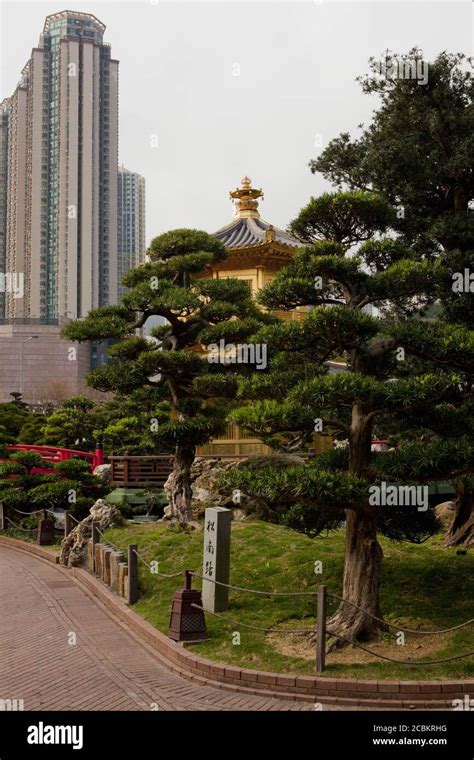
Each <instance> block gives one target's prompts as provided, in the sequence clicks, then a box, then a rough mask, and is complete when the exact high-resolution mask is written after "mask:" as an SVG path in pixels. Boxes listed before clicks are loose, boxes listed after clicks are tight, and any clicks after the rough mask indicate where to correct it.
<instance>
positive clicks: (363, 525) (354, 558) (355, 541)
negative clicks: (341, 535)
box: [327, 510, 386, 649]
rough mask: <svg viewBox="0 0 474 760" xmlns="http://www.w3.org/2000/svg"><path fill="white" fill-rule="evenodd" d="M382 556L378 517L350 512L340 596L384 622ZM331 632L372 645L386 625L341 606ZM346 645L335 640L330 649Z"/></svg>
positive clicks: (329, 624) (330, 623)
mask: <svg viewBox="0 0 474 760" xmlns="http://www.w3.org/2000/svg"><path fill="white" fill-rule="evenodd" d="M382 558H383V552H382V548H381V546H380V544H379V542H378V541H377V524H376V520H375V516H374V515H371V514H370V513H369V512H355V511H354V510H347V520H346V553H345V559H344V580H343V584H342V594H341V596H342V597H343V598H344V599H345V600H346V601H347V602H351V604H353V605H357V607H361V608H362V610H365V611H366V612H370V613H371V614H372V615H375V616H376V617H379V618H382V613H381V611H380V604H379V586H380V569H381V565H382ZM327 627H328V630H329V631H334V633H337V634H339V635H340V636H344V638H347V639H356V640H360V641H369V640H370V639H377V638H380V633H381V631H383V630H385V628H386V627H385V625H384V624H383V623H379V622H378V621H376V620H374V619H373V618H371V617H369V616H368V615H366V614H364V612H361V610H358V609H357V608H356V607H352V606H351V605H350V604H345V603H344V602H341V603H340V605H339V607H338V609H337V611H336V612H335V614H334V615H333V617H332V618H330V619H329V620H328V623H327ZM344 644H345V642H344V641H341V640H340V639H336V638H333V639H331V640H330V644H329V649H335V648H339V647H341V646H344Z"/></svg>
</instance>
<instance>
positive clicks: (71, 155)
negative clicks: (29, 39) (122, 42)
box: [0, 11, 118, 321]
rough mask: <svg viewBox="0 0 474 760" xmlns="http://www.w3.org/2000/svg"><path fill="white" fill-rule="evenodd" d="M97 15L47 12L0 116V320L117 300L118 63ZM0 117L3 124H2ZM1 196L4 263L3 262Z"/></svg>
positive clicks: (54, 314)
mask: <svg viewBox="0 0 474 760" xmlns="http://www.w3.org/2000/svg"><path fill="white" fill-rule="evenodd" d="M104 31H105V26H104V24H102V23H101V22H100V21H99V20H98V19H97V18H96V17H95V16H93V15H91V14H89V13H80V12H76V11H62V12H61V13H55V14H52V15H50V16H47V18H46V21H45V24H44V28H43V32H42V34H41V36H40V40H39V44H38V47H37V48H34V49H33V50H32V53H31V58H30V60H29V61H28V62H27V64H26V65H25V67H24V68H23V71H22V73H21V78H20V82H19V84H18V86H17V88H16V90H15V92H14V93H13V95H12V96H11V98H9V99H7V100H5V101H3V104H2V111H1V113H2V114H3V116H2V115H0V181H1V179H2V177H1V166H2V164H1V161H2V158H1V156H2V146H4V139H3V135H4V127H3V126H2V125H3V124H4V123H7V134H6V137H5V139H6V140H7V162H6V163H7V168H6V181H7V203H6V210H5V235H6V242H5V246H4V249H5V250H4V258H5V263H4V271H5V272H8V273H11V274H21V273H22V274H23V275H24V295H23V297H21V298H19V297H18V294H16V295H15V296H13V294H11V293H9V292H6V293H5V316H6V317H7V318H8V319H11V318H35V319H37V318H39V319H41V320H42V321H43V320H46V321H48V320H55V319H58V317H59V318H61V317H69V318H76V317H81V316H84V315H86V314H87V312H88V311H89V310H90V309H91V308H96V307H98V306H102V305H104V304H108V303H115V301H116V298H117V163H118V61H116V60H114V59H112V58H111V55H110V46H109V45H107V44H106V43H104V41H103V36H104ZM2 119H3V120H2ZM1 213H2V195H1V193H0V266H1V261H2V242H1V241H2V216H1Z"/></svg>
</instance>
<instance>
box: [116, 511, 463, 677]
mask: <svg viewBox="0 0 474 760" xmlns="http://www.w3.org/2000/svg"><path fill="white" fill-rule="evenodd" d="M106 535H107V538H108V539H109V540H110V541H111V542H112V543H114V544H115V545H116V546H119V547H120V548H123V549H125V548H126V546H127V544H129V543H137V544H138V548H139V553H140V555H141V556H142V557H143V558H144V559H145V560H146V561H147V562H151V561H152V560H158V561H159V570H160V572H162V573H174V572H178V571H180V570H184V569H190V570H196V571H198V572H199V571H200V567H201V561H202V542H203V534H202V533H200V532H198V533H183V532H181V531H179V529H177V528H174V527H169V526H165V525H163V524H151V525H150V524H149V525H132V524H129V525H128V526H127V527H126V528H120V529H113V530H109V531H108V532H107V534H106ZM382 545H383V550H384V555H385V559H384V563H383V580H382V608H383V611H384V614H385V617H386V619H387V620H389V621H391V622H394V623H397V624H400V625H402V626H404V627H410V628H422V629H432V628H434V629H438V628H447V627H450V626H453V625H456V624H458V623H461V622H463V621H465V620H468V619H471V618H474V593H473V585H474V584H473V576H474V573H473V571H474V555H473V554H472V553H468V554H466V555H457V554H456V551H455V550H454V549H450V550H447V549H444V548H443V547H442V545H441V537H435V538H433V539H430V540H429V541H428V542H426V543H424V544H422V545H421V546H415V545H410V544H396V543H393V542H391V541H387V540H384V539H382ZM343 548H344V535H343V532H342V531H338V532H335V533H332V534H330V535H329V536H328V537H327V538H319V539H314V540H311V539H309V538H306V537H305V536H302V535H299V534H297V533H295V532H293V531H289V530H288V529H286V528H283V527H279V526H275V525H270V524H268V523H263V522H258V521H251V522H248V523H233V525H232V559H231V579H230V582H231V583H232V584H234V585H237V586H245V587H247V588H252V589H259V590H268V591H285V590H287V591H300V590H311V589H315V588H316V587H317V585H318V584H319V583H325V584H326V585H327V586H328V589H329V591H332V592H334V593H340V592H341V577H342V562H343ZM317 560H321V561H322V563H323V573H322V574H320V575H317V574H315V572H314V565H315V561H317ZM139 580H140V588H141V592H140V599H139V601H138V603H137V604H136V605H135V606H134V609H135V610H136V612H137V613H138V614H140V615H142V616H143V617H144V618H145V619H146V620H148V621H149V622H150V623H152V624H153V625H155V626H156V627H157V628H159V630H161V631H163V632H164V633H166V632H167V629H168V622H169V613H170V606H171V599H172V596H173V592H174V591H175V590H176V589H178V588H181V587H182V582H181V579H180V578H174V579H167V578H160V577H158V576H157V575H154V574H152V573H150V572H149V571H148V570H147V568H146V567H145V565H144V564H143V563H142V562H140V563H139ZM314 606H315V600H314V599H313V597H301V598H298V597H283V598H275V597H274V598H265V597H258V596H253V595H251V594H247V593H242V592H235V591H231V595H230V607H229V610H228V611H227V612H226V613H224V615H225V617H226V618H227V619H229V621H231V620H233V621H239V622H242V623H247V624H251V625H256V626H261V627H267V626H270V625H272V626H276V627H277V628H278V627H279V626H280V627H282V628H286V629H288V628H292V627H293V628H310V627H311V626H312V625H314V622H315V618H314ZM206 620H207V627H208V633H209V637H210V638H209V641H206V642H203V643H201V644H197V645H194V646H193V647H191V648H192V649H193V650H195V651H196V652H199V653H200V654H201V655H202V656H204V657H209V658H211V659H215V660H219V661H221V662H227V663H232V664H235V665H240V666H248V667H253V668H259V669H264V670H276V671H280V672H287V673H288V672H293V673H306V674H312V673H314V671H315V665H314V659H313V657H312V646H310V645H309V644H308V643H307V640H306V639H305V638H304V637H301V636H300V637H296V636H283V635H277V636H275V635H273V634H272V635H271V636H270V637H269V636H267V635H266V634H264V633H260V632H258V631H252V630H250V629H246V628H243V627H241V628H240V629H239V627H238V625H236V624H234V623H231V624H227V623H226V622H225V621H224V620H220V619H217V618H215V617H212V616H211V615H206ZM234 631H239V632H240V637H241V638H240V645H235V644H234V643H233V632H234ZM295 642H296V643H295ZM369 646H372V645H369ZM378 647H380V645H378ZM384 647H389V648H386V649H384ZM471 650H474V625H471V626H468V627H466V628H464V629H461V630H459V631H455V632H453V633H450V634H447V635H445V636H443V637H426V639H425V637H421V636H416V637H415V636H412V635H410V636H409V635H407V637H406V645H405V646H397V645H396V644H395V642H394V640H393V639H392V640H388V637H387V641H385V642H384V643H383V644H382V649H378V651H381V652H384V653H385V654H388V655H389V656H391V657H394V658H396V659H405V660H406V659H410V660H413V661H414V662H416V663H418V662H419V663H421V661H422V660H423V659H428V660H431V659H440V658H443V657H450V656H454V655H457V654H461V653H462V652H464V651H471ZM357 657H359V660H360V654H359V652H358V651H357V650H353V649H350V650H345V651H344V653H343V654H336V655H331V654H330V655H329V656H328V659H327V670H326V675H328V676H341V677H342V676H349V675H350V676H355V677H358V678H378V679H381V678H405V679H415V678H425V679H428V680H429V679H436V678H441V677H444V678H446V677H448V678H462V677H472V676H474V659H473V658H471V659H470V660H461V661H457V662H451V663H446V664H443V665H433V666H426V665H425V666H423V665H421V664H415V665H399V664H391V663H388V662H383V661H381V660H376V659H375V658H372V657H370V658H369V657H365V656H364V655H362V659H363V661H362V662H358V661H357ZM354 660H356V662H354Z"/></svg>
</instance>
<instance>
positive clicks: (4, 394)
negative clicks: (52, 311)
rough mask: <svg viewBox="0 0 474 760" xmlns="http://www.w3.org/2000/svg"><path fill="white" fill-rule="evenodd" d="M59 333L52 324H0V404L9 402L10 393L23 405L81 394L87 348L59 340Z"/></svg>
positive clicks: (87, 364)
mask: <svg viewBox="0 0 474 760" xmlns="http://www.w3.org/2000/svg"><path fill="white" fill-rule="evenodd" d="M60 330H61V328H60V327H58V326H56V325H51V326H49V325H34V324H32V325H0V357H1V363H0V402H1V401H11V397H10V393H12V392H13V391H19V392H20V393H22V394H23V398H24V400H25V401H27V402H34V401H47V400H52V401H61V400H63V399H66V398H68V397H69V396H73V395H76V394H77V393H82V392H83V390H84V382H83V380H84V376H85V375H86V373H87V372H88V371H89V368H90V346H89V344H88V343H81V344H79V343H72V342H71V341H67V340H63V339H62V338H60V336H59V333H60ZM70 349H73V352H74V351H75V358H74V353H73V352H71V351H70ZM70 357H71V358H70Z"/></svg>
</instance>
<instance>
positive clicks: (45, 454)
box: [7, 444, 104, 471]
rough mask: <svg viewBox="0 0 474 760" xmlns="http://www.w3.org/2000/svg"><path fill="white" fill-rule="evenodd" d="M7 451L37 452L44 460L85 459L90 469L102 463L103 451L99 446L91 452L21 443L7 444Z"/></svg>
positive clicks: (54, 461) (53, 461)
mask: <svg viewBox="0 0 474 760" xmlns="http://www.w3.org/2000/svg"><path fill="white" fill-rule="evenodd" d="M7 448H8V449H9V451H33V452H34V453H35V454H39V455H40V457H41V459H43V460H44V461H45V462H51V463H53V464H54V463H56V462H64V461H66V460H67V459H86V460H88V461H89V462H90V465H91V470H92V471H94V469H95V468H96V467H97V466H98V465H100V464H104V452H103V451H102V449H101V448H99V447H98V448H97V449H96V450H95V452H94V453H93V454H92V453H91V452H90V451H77V450H76V449H63V448H60V447H57V446H30V445H23V444H14V445H11V446H7Z"/></svg>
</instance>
